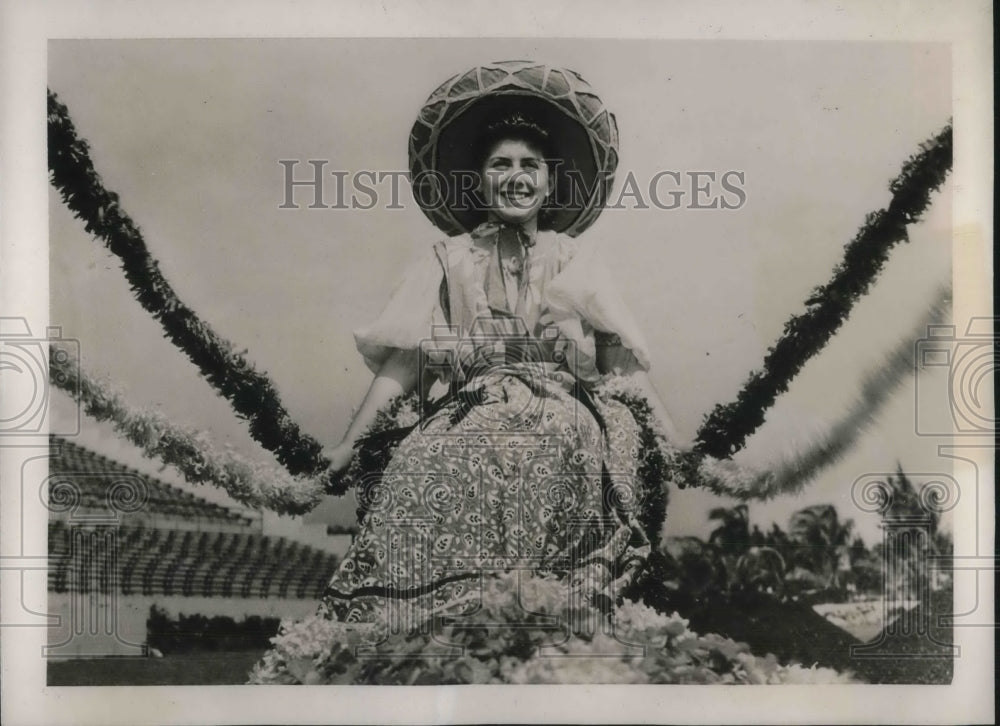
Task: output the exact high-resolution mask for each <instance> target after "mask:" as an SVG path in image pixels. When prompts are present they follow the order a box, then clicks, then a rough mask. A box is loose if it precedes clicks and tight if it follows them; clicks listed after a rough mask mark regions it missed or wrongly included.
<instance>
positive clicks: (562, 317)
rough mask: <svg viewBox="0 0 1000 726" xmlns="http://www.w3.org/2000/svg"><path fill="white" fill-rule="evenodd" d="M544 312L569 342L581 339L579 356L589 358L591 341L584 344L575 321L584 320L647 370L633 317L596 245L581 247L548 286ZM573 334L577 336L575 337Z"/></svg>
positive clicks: (645, 353)
mask: <svg viewBox="0 0 1000 726" xmlns="http://www.w3.org/2000/svg"><path fill="white" fill-rule="evenodd" d="M545 296H546V303H547V308H548V310H549V312H550V314H551V315H552V317H553V319H554V321H555V322H556V324H557V325H559V327H560V329H562V331H563V332H564V333H565V334H568V335H569V336H570V337H571V338H576V337H581V339H580V340H579V341H578V344H579V345H580V346H581V352H585V353H588V354H590V353H591V351H590V350H589V348H590V347H592V346H593V341H592V340H589V341H585V340H584V339H583V338H582V336H583V331H582V329H581V330H580V331H576V328H577V327H580V326H579V325H578V324H577V323H574V320H584V321H586V322H587V323H589V325H590V326H591V327H592V328H593V329H594V330H595V331H600V332H602V333H606V334H611V335H617V336H618V338H620V339H621V343H622V345H623V346H624V347H625V348H627V349H628V350H629V351H631V353H632V355H633V356H635V360H636V361H637V362H638V363H639V365H640V366H641V367H642V369H643V370H649V352H648V351H649V349H648V347H647V346H646V341H645V338H644V337H643V335H642V332H641V331H640V330H639V326H638V325H637V324H636V322H635V319H634V318H633V316H632V313H631V312H630V311H629V309H628V307H627V306H626V305H625V301H624V300H623V299H622V296H621V293H620V292H619V290H618V288H617V287H616V286H615V284H614V281H613V280H612V279H611V276H610V275H609V274H608V264H607V262H606V261H605V260H604V259H603V257H602V255H601V254H600V253H599V251H598V248H597V247H596V245H592V244H586V243H580V244H579V245H578V248H577V249H576V251H575V253H574V254H573V256H572V259H570V260H569V262H567V263H566V265H565V266H564V267H563V269H562V270H561V271H560V272H559V274H558V275H556V276H555V277H554V278H553V279H552V281H551V282H550V283H549V285H548V287H547V288H546V291H545ZM574 333H576V334H574Z"/></svg>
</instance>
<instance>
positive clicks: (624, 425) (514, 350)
mask: <svg viewBox="0 0 1000 726" xmlns="http://www.w3.org/2000/svg"><path fill="white" fill-rule="evenodd" d="M616 147H617V129H616V127H615V121H614V117H613V116H612V115H611V114H610V113H609V112H608V111H606V110H605V109H604V108H603V106H602V104H601V102H600V100H599V98H598V97H597V96H596V94H594V93H593V91H592V89H590V87H589V86H588V85H587V84H586V83H585V82H584V81H583V79H582V78H580V77H579V76H578V75H577V74H575V73H573V72H572V71H565V70H561V69H555V68H549V67H545V66H538V65H536V64H531V63H527V62H522V61H509V62H502V63H495V64H490V65H487V66H482V67H479V68H475V69H472V70H471V71H469V72H467V73H464V74H461V75H459V76H456V77H454V78H453V79H451V80H449V81H448V82H447V83H445V84H444V85H442V86H441V87H440V88H439V89H438V90H437V91H435V92H434V94H432V95H431V97H430V98H429V99H428V101H427V103H426V104H425V106H424V108H423V109H422V111H421V113H420V115H419V117H418V120H417V122H416V124H415V125H414V129H413V132H412V133H411V137H410V162H411V171H412V172H413V184H414V193H415V197H416V198H417V200H418V202H420V203H421V205H422V207H423V208H424V211H425V213H426V214H427V215H428V217H430V219H431V220H432V221H433V222H434V223H435V224H436V225H437V226H438V227H439V228H441V229H442V230H443V231H445V232H447V233H448V234H451V235H455V236H452V237H450V238H448V239H446V240H443V241H441V242H439V243H437V244H436V245H434V248H433V250H430V251H429V253H428V254H427V255H426V256H425V257H424V258H423V259H421V260H419V261H418V262H417V263H416V264H415V265H414V266H413V267H412V268H411V269H410V270H409V271H408V272H407V274H406V276H405V279H404V280H403V282H402V283H401V285H400V286H399V287H398V288H397V289H396V291H395V292H394V294H393V296H392V298H391V299H390V301H389V303H388V305H387V306H386V308H385V310H384V311H383V313H382V314H381V315H380V317H379V318H378V319H377V320H376V321H375V322H374V323H372V324H371V325H369V326H368V327H366V328H363V329H361V330H359V331H358V332H357V333H356V334H355V337H356V340H357V345H358V349H359V350H360V352H361V353H362V355H363V356H364V358H365V361H366V363H367V364H368V366H369V367H370V368H371V369H372V370H373V371H374V373H375V378H374V380H373V381H372V383H371V386H370V387H369V390H368V392H367V395H366V396H365V397H364V400H363V401H362V403H361V406H360V408H359V410H358V412H357V414H356V415H355V417H354V419H353V421H352V422H351V424H350V426H349V428H348V430H347V432H346V434H345V435H344V438H343V440H342V441H341V443H340V444H339V445H338V446H337V447H335V449H334V450H333V451H332V452H331V457H330V458H331V461H332V467H333V469H334V470H335V471H336V472H344V471H346V470H347V469H348V467H349V466H350V464H351V461H352V458H353V457H354V456H355V455H356V453H357V451H358V449H359V448H363V447H364V446H366V445H369V444H370V442H369V441H368V440H366V439H365V434H366V432H367V431H368V430H369V429H370V427H371V426H372V424H373V422H375V420H376V417H377V416H378V414H379V412H380V411H384V410H385V409H386V407H387V406H388V405H389V404H390V402H391V401H393V400H396V399H398V398H399V397H400V396H404V395H406V394H408V393H410V392H411V391H414V390H416V391H417V392H418V393H419V394H420V396H421V398H422V399H424V400H426V399H427V398H428V397H429V396H431V395H432V394H433V393H434V392H435V390H437V391H440V390H442V389H444V390H445V391H446V392H445V393H444V394H443V395H438V396H437V398H436V399H435V400H434V401H433V402H432V403H431V404H430V406H429V408H427V409H426V410H425V412H424V413H423V414H422V416H421V420H420V422H419V424H418V425H416V426H415V427H413V428H412V429H411V430H408V431H407V432H406V433H405V438H402V439H401V440H400V442H399V444H398V447H397V448H395V450H394V451H393V454H392V456H391V458H390V460H389V461H388V464H387V465H386V466H385V469H384V471H382V472H368V473H369V474H371V475H372V476H371V478H370V481H369V483H368V484H369V485H368V486H365V485H364V484H362V486H361V491H360V492H359V498H360V499H361V501H362V507H363V509H364V513H363V517H362V521H361V530H360V533H359V535H358V536H357V537H356V539H355V541H354V543H353V545H352V546H351V548H350V550H349V552H348V553H347V555H346V556H345V559H344V561H343V563H342V564H341V566H340V568H339V569H338V571H337V572H336V573H335V574H334V576H333V578H332V580H331V582H330V584H329V587H328V589H327V592H326V594H325V596H324V598H323V603H322V606H321V612H323V613H324V614H325V615H326V616H328V617H330V618H333V619H336V620H338V621H341V622H371V621H375V620H378V619H380V618H384V617H387V616H389V617H391V618H393V619H394V620H396V621H397V622H398V619H399V618H405V619H406V621H407V622H411V623H417V622H422V621H423V620H425V619H426V618H427V617H428V615H430V614H432V613H433V614H437V613H442V612H447V613H460V612H463V611H468V610H471V609H474V608H475V607H476V604H477V602H478V599H477V598H478V587H479V582H480V578H481V576H482V575H483V574H484V573H488V572H490V571H503V570H514V569H520V570H528V571H535V572H539V571H541V572H556V573H568V575H569V581H570V582H571V583H572V584H573V587H574V588H575V589H576V590H578V591H580V592H583V593H584V594H585V596H586V597H589V598H591V600H592V601H593V600H595V599H601V598H605V597H611V598H613V597H614V592H615V589H616V588H619V587H621V585H622V584H623V583H626V582H628V581H629V579H630V578H631V577H632V576H633V575H634V572H635V568H636V566H637V564H638V563H639V562H641V560H642V558H643V557H644V556H645V554H647V553H648V550H649V542H648V540H647V539H646V537H645V534H644V533H643V531H642V529H641V527H640V526H639V525H638V523H637V520H636V517H635V513H636V512H635V505H636V504H637V502H636V498H635V497H634V492H635V491H636V487H635V486H634V482H633V479H634V477H635V474H636V463H637V460H638V455H639V431H638V428H637V426H636V423H635V421H634V420H633V417H632V416H631V415H630V413H629V411H628V409H627V408H626V407H625V406H624V405H622V404H621V403H620V402H617V401H614V400H612V399H610V398H609V397H607V396H601V395H596V393H595V392H596V391H597V388H596V386H597V384H599V383H600V382H601V381H602V378H603V377H605V376H608V375H609V374H615V375H630V376H633V377H635V378H636V379H637V383H638V385H640V386H641V387H642V389H643V390H644V391H646V392H647V393H650V388H649V386H648V382H647V381H646V379H645V378H644V373H645V370H646V369H648V365H649V363H648V357H647V353H646V347H645V344H644V343H643V340H642V336H641V335H640V333H639V332H638V330H637V329H636V326H635V324H634V322H633V320H632V318H631V316H630V315H629V314H628V312H627V310H626V309H625V307H624V305H623V304H622V300H621V298H620V296H619V295H618V294H617V293H616V292H615V291H614V289H613V287H612V286H611V285H610V284H609V283H608V281H607V280H606V279H605V275H604V269H605V268H604V266H603V265H601V264H600V263H599V262H598V260H597V259H596V257H595V255H594V253H593V245H590V246H589V247H588V246H586V245H585V244H583V243H580V242H578V241H577V240H576V239H575V238H574V236H575V235H577V234H579V233H580V232H582V231H583V230H584V229H586V228H587V227H588V226H589V225H590V224H591V223H592V222H593V221H594V219H595V218H596V217H597V215H598V214H599V213H600V210H601V206H602V204H603V200H604V198H605V196H606V194H607V191H608V188H609V187H610V184H611V181H612V177H613V173H614V170H615V167H616V165H617V150H616ZM470 172H471V174H470ZM470 178H472V179H474V181H475V183H474V184H469V183H467V182H468V181H469V179H470ZM442 182H443V183H442ZM570 235H573V236H570ZM434 384H436V386H435V385H434ZM648 400H649V401H650V403H651V404H652V406H653V407H654V410H655V411H656V412H657V413H658V414H660V418H661V420H662V421H664V423H666V421H667V419H666V417H665V415H663V411H662V407H661V406H660V405H659V403H658V402H657V399H656V397H655V396H654V395H649V396H648Z"/></svg>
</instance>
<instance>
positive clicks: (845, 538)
mask: <svg viewBox="0 0 1000 726" xmlns="http://www.w3.org/2000/svg"><path fill="white" fill-rule="evenodd" d="M789 529H790V531H791V535H792V539H793V540H794V541H795V542H797V543H798V544H800V545H801V546H803V547H804V548H806V550H805V551H804V552H803V555H804V558H803V559H804V560H805V561H806V562H808V563H809V564H810V565H811V567H812V569H813V571H814V572H815V573H816V574H819V575H825V577H826V582H827V586H828V587H834V588H837V587H840V585H841V583H840V577H839V571H840V569H842V568H841V567H840V563H841V560H842V559H844V558H845V557H846V556H847V555H848V553H849V552H850V542H851V533H852V531H853V529H854V522H853V521H852V520H850V519H848V520H845V521H843V522H842V521H841V520H840V517H839V516H838V515H837V509H836V507H834V506H833V505H832V504H814V505H813V506H811V507H806V508H805V509H800V510H799V511H797V512H795V513H794V514H793V515H792V518H791V521H790V523H789Z"/></svg>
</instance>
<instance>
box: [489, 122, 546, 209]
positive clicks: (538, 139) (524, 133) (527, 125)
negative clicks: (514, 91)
mask: <svg viewBox="0 0 1000 726" xmlns="http://www.w3.org/2000/svg"><path fill="white" fill-rule="evenodd" d="M506 140H513V141H523V142H524V143H526V144H529V145H530V146H533V147H534V148H536V149H537V150H538V151H540V152H541V154H542V158H543V159H544V160H545V163H546V164H547V165H548V167H549V183H550V184H551V185H552V186H553V190H554V187H555V184H556V165H555V161H556V154H555V150H554V147H553V144H552V142H551V140H550V139H549V131H548V129H546V128H545V127H544V126H542V125H540V124H539V123H537V122H536V121H535V120H534V119H532V118H531V117H530V116H528V115H527V114H524V113H522V112H521V111H514V112H513V113H509V114H507V115H505V116H501V117H498V118H495V119H494V120H492V121H490V122H489V123H487V124H486V126H485V128H484V129H483V131H482V133H481V134H480V135H479V137H478V138H477V139H476V141H475V146H474V154H473V157H472V158H473V159H475V162H476V166H477V168H476V171H477V173H478V172H480V171H482V168H483V167H484V166H485V164H486V155H487V154H489V153H490V150H491V149H493V147H494V146H496V144H497V143H499V142H500V141H506ZM552 216H553V214H552V210H551V209H549V208H548V206H547V205H546V206H544V207H542V209H541V211H539V213H538V227H539V229H548V228H549V226H550V223H551V221H552Z"/></svg>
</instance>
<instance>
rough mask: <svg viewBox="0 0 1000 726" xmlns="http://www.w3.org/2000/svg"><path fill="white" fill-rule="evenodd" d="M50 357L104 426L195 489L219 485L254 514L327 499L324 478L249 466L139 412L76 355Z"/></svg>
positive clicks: (65, 384) (203, 438)
mask: <svg viewBox="0 0 1000 726" xmlns="http://www.w3.org/2000/svg"><path fill="white" fill-rule="evenodd" d="M57 353H58V350H57V349H56V348H55V347H53V349H52V352H51V354H50V356H49V368H50V373H51V375H50V380H51V381H52V383H53V384H54V385H56V386H59V387H60V388H61V389H62V390H64V391H65V392H66V393H67V394H69V395H70V396H72V397H73V398H74V399H75V400H76V401H78V402H79V403H80V404H82V406H83V410H84V412H85V413H86V414H87V415H88V416H92V417H93V418H95V419H96V420H98V421H110V422H111V424H112V425H113V426H114V427H115V430H116V431H117V432H118V433H120V434H122V435H123V436H124V437H125V438H126V439H128V440H129V441H131V442H132V443H133V444H135V445H136V446H138V447H139V448H141V449H142V451H143V453H144V454H145V455H146V456H148V457H150V458H158V459H160V460H161V461H163V462H164V463H166V464H170V465H171V466H173V467H175V468H176V469H177V470H178V471H179V472H180V473H181V474H182V475H183V476H184V478H185V479H186V480H187V481H188V482H190V483H192V484H207V483H210V484H214V485H216V486H218V487H221V488H223V489H225V490H226V492H228V493H229V495H230V496H231V497H232V498H233V499H235V500H236V501H238V502H240V503H241V504H244V505H246V506H248V507H252V508H254V509H260V508H261V507H267V508H268V509H272V510H274V511H276V512H279V513H282V514H302V513H304V512H308V511H309V510H311V509H312V508H313V507H315V506H316V505H317V504H318V503H319V501H320V499H322V497H323V486H324V483H325V477H324V475H320V476H319V477H315V478H307V477H292V476H290V475H289V474H288V473H287V472H285V471H284V470H283V469H281V468H279V467H277V466H275V465H273V464H265V463H261V462H253V461H249V460H247V459H246V458H244V457H242V456H240V455H239V454H238V453H236V451H235V450H233V449H232V448H231V447H226V448H224V449H222V450H218V449H216V448H215V447H214V446H213V445H212V443H211V441H210V439H209V437H208V435H207V434H206V433H205V432H203V431H196V430H194V429H190V428H186V427H183V426H178V425H176V424H173V423H171V422H170V421H169V420H168V419H167V418H166V417H165V416H164V415H163V414H162V413H159V412H158V411H143V410H138V409H133V408H132V407H130V406H129V405H128V404H126V403H125V401H124V400H123V398H122V396H121V394H120V393H119V392H118V391H116V390H115V389H114V388H113V387H112V385H111V384H110V383H109V382H107V381H99V380H97V379H95V378H92V377H91V376H89V375H87V374H86V373H85V372H83V371H81V370H80V368H79V366H78V365H77V363H76V361H75V359H74V358H73V356H68V355H58V354H57Z"/></svg>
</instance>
